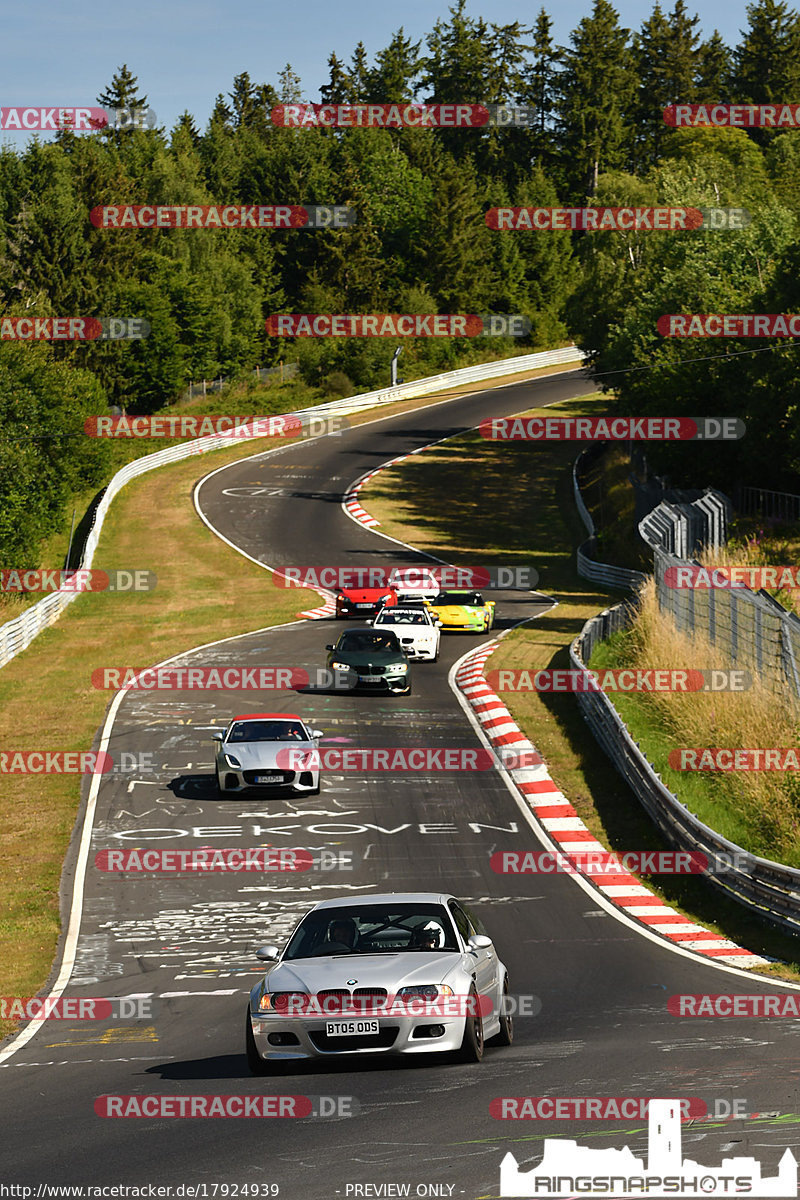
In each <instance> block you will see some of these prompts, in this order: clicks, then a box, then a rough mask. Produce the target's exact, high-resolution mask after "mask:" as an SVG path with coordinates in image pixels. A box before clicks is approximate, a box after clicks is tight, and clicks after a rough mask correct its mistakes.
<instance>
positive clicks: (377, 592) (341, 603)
mask: <svg viewBox="0 0 800 1200" xmlns="http://www.w3.org/2000/svg"><path fill="white" fill-rule="evenodd" d="M395 604H397V592H396V591H395V590H394V588H391V587H368V588H341V589H340V591H339V593H338V595H337V596H336V616H337V617H361V618H362V619H363V618H364V617H374V616H375V614H376V613H377V612H378V610H379V609H381V608H391V607H393V606H394V605H395Z"/></svg>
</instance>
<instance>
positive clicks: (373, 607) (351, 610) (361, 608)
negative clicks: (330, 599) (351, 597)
mask: <svg viewBox="0 0 800 1200" xmlns="http://www.w3.org/2000/svg"><path fill="white" fill-rule="evenodd" d="M382 608H383V604H366V603H365V604H361V605H359V604H337V605H336V616H337V617H338V618H339V619H340V620H341V619H344V620H346V619H347V618H348V617H361V618H362V619H363V618H364V617H376V616H377V615H378V613H379V612H380V610H381V609H382Z"/></svg>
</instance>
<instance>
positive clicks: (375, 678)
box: [358, 675, 383, 683]
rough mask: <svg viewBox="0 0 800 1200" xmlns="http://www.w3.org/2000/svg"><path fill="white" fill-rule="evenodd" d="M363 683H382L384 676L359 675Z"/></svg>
mask: <svg viewBox="0 0 800 1200" xmlns="http://www.w3.org/2000/svg"><path fill="white" fill-rule="evenodd" d="M358 678H359V679H360V680H362V682H363V683H380V681H381V680H382V679H383V676H382V675H359V677H358Z"/></svg>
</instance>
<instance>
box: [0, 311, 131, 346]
mask: <svg viewBox="0 0 800 1200" xmlns="http://www.w3.org/2000/svg"><path fill="white" fill-rule="evenodd" d="M149 335H150V322H149V321H146V320H145V319H144V317H2V318H0V339H2V340H3V341H7V342H96V341H101V342H118V341H123V340H127V341H140V340H141V339H142V338H146V337H149Z"/></svg>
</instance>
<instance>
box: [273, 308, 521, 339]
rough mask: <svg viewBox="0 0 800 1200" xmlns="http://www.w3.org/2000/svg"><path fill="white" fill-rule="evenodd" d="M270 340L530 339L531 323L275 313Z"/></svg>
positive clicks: (506, 318) (507, 317) (496, 316)
mask: <svg viewBox="0 0 800 1200" xmlns="http://www.w3.org/2000/svg"><path fill="white" fill-rule="evenodd" d="M265 328H266V331H267V336H268V337H288V338H299V337H314V338H323V337H325V338H327V337H332V338H367V337H376V338H422V337H433V338H438V337H441V338H459V337H468V338H474V337H517V338H520V337H527V335H528V334H529V333H530V331H531V322H530V319H529V318H528V317H525V316H523V315H522V314H521V313H491V314H487V315H485V316H477V315H475V314H474V313H471V314H465V313H457V314H453V313H402V314H399V315H398V314H393V313H274V314H273V315H272V316H271V317H268V318H267V320H266V323H265Z"/></svg>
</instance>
